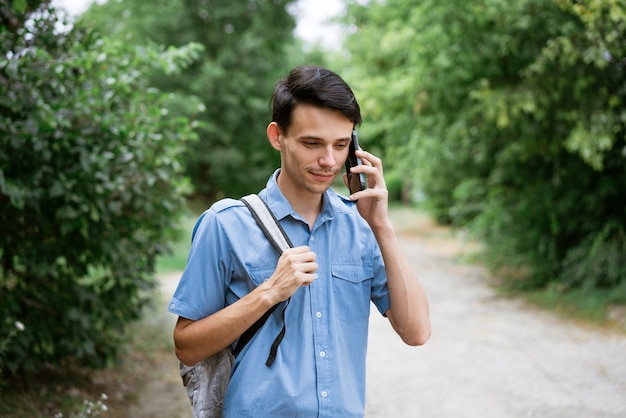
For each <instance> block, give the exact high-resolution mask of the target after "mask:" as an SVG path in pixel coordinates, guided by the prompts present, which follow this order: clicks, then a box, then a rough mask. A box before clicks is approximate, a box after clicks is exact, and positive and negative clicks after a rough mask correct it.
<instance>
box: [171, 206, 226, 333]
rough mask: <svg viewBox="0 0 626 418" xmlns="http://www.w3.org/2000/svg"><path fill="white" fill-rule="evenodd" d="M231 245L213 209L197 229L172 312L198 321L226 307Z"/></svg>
mask: <svg viewBox="0 0 626 418" xmlns="http://www.w3.org/2000/svg"><path fill="white" fill-rule="evenodd" d="M227 246H228V240H227V239H225V232H224V230H223V228H222V226H221V224H220V222H219V217H218V216H217V212H216V211H215V210H214V209H213V208H210V209H208V210H207V211H205V212H204V213H203V214H202V215H201V216H200V218H199V219H198V221H197V222H196V225H195V227H194V233H193V237H192V242H191V249H190V251H189V257H188V259H187V266H186V267H185V270H184V272H183V274H182V277H181V279H180V282H179V284H178V287H177V288H176V291H175V292H174V295H173V297H172V299H171V300H170V303H169V305H168V311H169V312H171V313H173V314H176V315H179V316H182V317H184V318H188V319H191V320H193V321H197V320H199V319H202V318H205V317H207V316H209V315H211V314H212V313H215V312H217V311H218V310H220V309H222V308H223V307H224V306H225V305H226V304H225V294H226V287H227V274H226V272H227V271H229V267H228V265H229V259H228V256H227V255H228V254H229V251H228V248H227Z"/></svg>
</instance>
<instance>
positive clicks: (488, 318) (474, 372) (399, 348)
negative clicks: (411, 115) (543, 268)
mask: <svg viewBox="0 0 626 418" xmlns="http://www.w3.org/2000/svg"><path fill="white" fill-rule="evenodd" d="M421 222H422V224H421V225H420V222H418V223H416V224H413V225H412V227H411V228H413V230H414V231H415V232H418V233H419V234H417V235H416V234H408V235H403V236H402V237H401V239H402V244H403V248H404V250H405V251H406V254H407V255H408V256H409V257H410V260H411V263H412V265H413V266H414V269H415V271H416V273H417V274H418V275H419V277H420V280H421V281H422V284H423V286H424V287H425V289H426V293H427V294H428V296H429V300H430V307H431V321H432V327H433V335H432V337H431V339H430V340H429V341H428V343H427V344H426V345H424V346H423V347H419V348H414V347H408V346H405V345H404V344H403V343H402V342H401V341H400V339H399V337H397V336H396V334H395V333H394V332H393V331H392V329H391V327H390V325H389V324H388V321H387V320H386V319H384V318H381V317H380V316H379V315H378V314H377V312H375V315H373V316H372V320H371V325H370V346H369V351H368V382H367V383H368V385H367V411H368V413H367V417H368V418H383V417H385V418H386V417H420V418H448V417H450V418H452V417H463V418H473V417H476V418H503V417H506V418H516V417H541V418H552V417H554V418H557V417H558V418H565V417H566V418H576V417H580V418H583V417H584V418H599V417H615V418H617V417H622V418H623V417H626V333H620V332H617V331H606V330H604V331H602V330H594V329H589V328H588V327H583V326H580V325H577V324H576V323H574V322H572V321H567V320H565V319H562V318H558V317H556V316H554V315H553V314H551V313H548V312H544V311H540V310H538V309H537V308H534V307H531V306H528V305H526V304H524V303H522V302H520V301H518V300H514V299H509V298H505V297H501V296H499V295H498V294H497V293H496V292H495V291H494V290H493V288H491V287H490V286H489V285H488V284H487V278H486V277H487V276H486V273H485V272H484V270H482V269H481V268H479V267H475V266H469V265H467V264H463V263H461V262H459V257H458V254H459V252H460V251H463V248H462V244H461V243H460V242H459V241H458V240H451V239H445V232H444V231H443V230H440V231H439V233H437V232H435V233H434V234H433V233H432V232H433V229H432V226H430V227H429V226H428V225H427V224H426V223H425V222H427V221H425V220H424V219H422V220H421ZM425 231H426V234H430V237H428V236H425V235H424V232H425ZM420 232H421V233H420ZM442 237H444V238H442Z"/></svg>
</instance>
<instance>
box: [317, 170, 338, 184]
mask: <svg viewBox="0 0 626 418" xmlns="http://www.w3.org/2000/svg"><path fill="white" fill-rule="evenodd" d="M311 175H312V176H313V177H314V178H315V179H316V180H318V181H323V182H327V181H332V180H333V178H335V173H314V172H311Z"/></svg>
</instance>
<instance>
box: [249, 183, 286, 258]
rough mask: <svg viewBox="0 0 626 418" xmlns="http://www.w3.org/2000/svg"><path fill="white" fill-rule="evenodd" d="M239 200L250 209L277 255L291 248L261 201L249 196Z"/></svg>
mask: <svg viewBox="0 0 626 418" xmlns="http://www.w3.org/2000/svg"><path fill="white" fill-rule="evenodd" d="M241 200H242V202H243V203H244V204H245V205H246V206H247V207H248V209H250V212H251V213H252V216H253V217H254V220H255V221H256V222H257V223H258V224H259V227H260V228H261V229H262V230H263V233H264V234H265V236H266V237H267V239H269V240H270V242H271V243H272V245H273V246H274V247H275V248H276V250H277V251H278V252H279V253H281V254H282V252H283V251H284V250H286V249H287V248H290V247H293V244H291V241H290V240H289V237H288V236H287V234H286V233H285V231H284V230H283V228H282V227H281V226H280V224H279V223H278V220H277V219H276V217H275V216H274V214H273V213H272V211H271V210H270V208H269V207H268V206H267V203H265V201H263V199H261V198H260V197H259V196H257V195H255V194H251V195H248V196H244V197H242V198H241Z"/></svg>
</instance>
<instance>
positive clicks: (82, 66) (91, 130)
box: [0, 10, 201, 375]
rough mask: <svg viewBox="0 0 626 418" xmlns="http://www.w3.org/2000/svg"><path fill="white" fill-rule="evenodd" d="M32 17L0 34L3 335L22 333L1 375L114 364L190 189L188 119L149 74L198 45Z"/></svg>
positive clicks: (47, 15)
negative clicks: (185, 167) (160, 42)
mask: <svg viewBox="0 0 626 418" xmlns="http://www.w3.org/2000/svg"><path fill="white" fill-rule="evenodd" d="M30 17H31V20H30V21H29V23H28V25H25V26H24V28H19V29H17V31H16V32H12V31H10V30H3V31H2V32H0V43H1V44H2V45H4V46H5V48H6V49H5V52H4V53H3V54H2V56H0V228H1V229H2V234H0V318H1V319H0V339H4V336H7V335H9V334H11V333H12V332H13V330H14V328H15V324H16V321H19V322H20V323H21V324H23V325H24V331H23V332H20V333H17V334H11V335H12V338H11V340H10V341H9V342H8V343H7V344H6V345H3V346H2V352H0V370H1V372H2V374H3V375H15V374H17V373H20V372H22V371H36V370H39V369H41V368H42V367H43V366H44V365H45V364H46V363H51V364H59V363H60V362H62V361H64V360H66V359H69V358H74V359H76V360H78V361H79V362H80V363H81V364H86V365H92V366H100V365H103V364H105V363H106V362H108V361H111V360H112V359H113V358H114V356H115V354H116V350H117V347H118V343H119V336H120V331H122V330H123V329H124V327H125V325H126V324H127V323H128V322H129V321H131V320H133V319H135V318H137V317H138V315H139V313H140V310H141V307H142V305H143V304H144V303H145V301H146V296H147V295H146V291H147V290H149V289H150V288H151V287H152V284H153V283H152V281H153V279H152V273H153V269H154V262H155V257H156V256H157V255H158V254H160V253H162V252H163V251H164V250H165V249H166V247H165V243H166V242H168V240H169V239H170V238H171V236H172V234H173V232H174V230H175V227H176V226H177V220H178V217H179V215H180V213H181V211H182V209H183V208H184V200H183V197H182V196H183V194H184V193H185V192H186V191H188V185H187V184H186V182H185V181H184V179H183V176H182V168H181V165H180V163H179V158H180V154H181V152H182V145H183V144H184V143H185V142H186V141H187V140H189V139H191V138H192V137H193V134H192V132H191V128H190V124H189V122H188V120H186V119H185V118H181V117H170V116H168V114H169V113H170V112H169V109H168V103H170V102H171V97H170V96H165V95H163V94H161V93H159V92H158V91H157V90H155V89H152V88H149V86H148V83H147V74H149V73H151V72H152V71H154V68H155V67H159V68H162V69H164V70H165V69H168V71H171V70H173V69H175V68H177V67H179V66H182V65H184V64H188V63H190V62H191V61H192V60H193V57H194V56H197V54H198V53H199V51H200V49H201V47H200V46H199V45H189V46H187V47H186V48H183V49H169V50H163V49H157V48H155V47H145V48H134V47H131V46H129V45H127V44H124V43H123V42H120V41H110V40H107V39H103V38H100V37H98V36H96V35H94V34H93V33H90V32H87V31H83V30H78V29H76V30H72V31H70V32H66V33H59V32H58V30H57V29H56V28H58V27H59V22H58V19H57V17H56V15H55V14H54V11H46V10H43V11H42V12H40V13H38V14H33V15H31V16H30Z"/></svg>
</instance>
